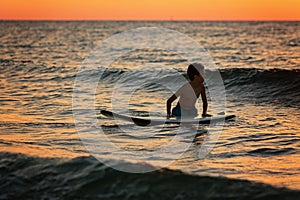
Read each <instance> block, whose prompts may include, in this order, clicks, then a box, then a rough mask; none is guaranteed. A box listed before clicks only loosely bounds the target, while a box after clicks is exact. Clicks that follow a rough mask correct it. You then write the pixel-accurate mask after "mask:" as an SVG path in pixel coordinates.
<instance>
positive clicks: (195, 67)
mask: <svg viewBox="0 0 300 200" xmlns="http://www.w3.org/2000/svg"><path fill="white" fill-rule="evenodd" d="M187 75H188V77H189V79H190V80H191V81H193V80H194V79H195V76H200V77H201V78H203V79H204V78H205V72H204V66H203V65H202V64H201V63H193V64H190V65H189V67H188V69H187Z"/></svg>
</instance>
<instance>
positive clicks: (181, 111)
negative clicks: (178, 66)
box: [167, 63, 211, 118]
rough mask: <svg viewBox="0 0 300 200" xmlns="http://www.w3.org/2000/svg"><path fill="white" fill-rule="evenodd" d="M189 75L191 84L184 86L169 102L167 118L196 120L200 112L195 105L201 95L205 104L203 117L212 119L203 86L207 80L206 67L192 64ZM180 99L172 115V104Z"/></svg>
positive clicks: (188, 70)
mask: <svg viewBox="0 0 300 200" xmlns="http://www.w3.org/2000/svg"><path fill="white" fill-rule="evenodd" d="M187 75H188V78H189V79H190V82H189V83H186V84H184V85H183V86H182V87H181V88H180V89H179V90H178V91H177V92H176V93H175V94H173V95H172V96H171V97H170V98H169V99H168V101H167V118H170V117H174V116H175V117H189V118H194V117H196V116H198V110H197V109H196V108H195V104H196V101H197V99H198V98H199V96H200V95H201V98H202V102H203V112H202V117H211V115H209V114H207V113H206V112H207V106H208V104H207V98H206V93H205V86H204V84H203V82H204V78H205V71H204V66H203V65H202V64H200V63H193V64H190V65H189V67H188V69H187ZM178 97H179V101H178V103H177V105H176V107H175V108H173V110H172V113H171V105H172V102H173V101H175V100H176V99H177V98H178Z"/></svg>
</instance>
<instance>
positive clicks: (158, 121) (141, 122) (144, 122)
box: [100, 110, 235, 126]
mask: <svg viewBox="0 0 300 200" xmlns="http://www.w3.org/2000/svg"><path fill="white" fill-rule="evenodd" d="M100 113H101V114H102V115H104V116H106V117H110V118H116V119H121V120H125V121H129V122H133V123H135V124H136V125H138V126H148V125H162V124H183V123H186V124H211V123H217V122H222V121H225V120H229V119H233V118H235V115H219V116H214V117H205V118H186V119H185V118H183V119H176V118H170V119H166V118H150V117H136V116H127V115H122V114H118V113H114V112H111V111H107V110H101V111H100Z"/></svg>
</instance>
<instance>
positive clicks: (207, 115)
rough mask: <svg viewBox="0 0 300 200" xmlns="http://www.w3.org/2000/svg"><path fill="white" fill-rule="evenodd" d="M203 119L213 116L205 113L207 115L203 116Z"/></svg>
mask: <svg viewBox="0 0 300 200" xmlns="http://www.w3.org/2000/svg"><path fill="white" fill-rule="evenodd" d="M202 117H212V115H210V114H207V113H205V114H202Z"/></svg>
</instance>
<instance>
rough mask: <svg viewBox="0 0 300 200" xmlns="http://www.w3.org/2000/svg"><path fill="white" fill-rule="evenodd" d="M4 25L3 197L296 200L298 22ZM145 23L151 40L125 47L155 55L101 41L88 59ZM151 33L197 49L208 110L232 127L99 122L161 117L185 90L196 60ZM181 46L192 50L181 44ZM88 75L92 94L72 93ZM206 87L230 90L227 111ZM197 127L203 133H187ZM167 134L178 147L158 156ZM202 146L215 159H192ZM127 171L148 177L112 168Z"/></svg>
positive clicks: (0, 32)
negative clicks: (109, 113)
mask: <svg viewBox="0 0 300 200" xmlns="http://www.w3.org/2000/svg"><path fill="white" fill-rule="evenodd" d="M0 27H1V29H0V38H1V43H0V49H1V56H0V199H20V198H25V199H199V198H200V197H201V199H268V198H273V199H299V197H300V191H299V190H300V175H299V174H300V173H299V172H300V131H299V130H300V129H299V125H300V122H299V121H300V110H299V108H300V23H299V22H210V21H207V22H204V21H203V22H196V21H195V22H190V21H182V22H179V21H161V22H158V21H153V22H152V21H0ZM141 27H143V28H142V30H146V31H147V30H150V32H149V33H148V35H147V34H144V35H143V37H141V38H138V37H137V36H136V35H135V34H133V35H132V38H125V39H127V40H129V43H128V44H132V43H133V45H140V44H145V45H149V44H150V48H144V49H141V48H137V49H134V50H132V51H128V49H126V47H124V45H123V44H124V41H127V40H124V41H123V42H120V43H118V41H115V43H114V44H113V45H114V46H113V48H112V47H110V46H109V45H110V44H109V43H107V44H106V43H105V45H107V46H108V47H107V46H106V47H107V49H109V50H110V51H109V52H108V55H106V54H105V55H104V54H101V55H96V54H95V50H96V52H97V51H98V52H101V49H99V48H98V49H97V47H99V46H101V45H103V43H102V42H103V41H110V40H109V39H110V38H112V37H114V36H115V35H117V36H120V35H121V36H122V33H124V32H126V31H130V30H137V29H138V28H141ZM153 27H155V28H156V29H159V30H172V31H173V32H176V33H179V34H180V36H182V35H184V36H186V37H187V38H191V40H193V41H194V42H195V43H196V44H197V45H199V46H201V47H202V50H203V51H205V52H204V54H205V55H206V56H209V63H210V64H211V65H212V66H214V67H210V66H209V65H207V66H206V86H207V95H208V100H209V106H208V112H209V113H211V114H216V113H219V112H220V111H223V112H225V113H226V114H235V115H236V118H235V120H230V121H228V122H226V123H224V125H222V124H221V125H215V126H203V127H194V126H193V127H192V128H191V127H187V128H186V127H181V126H178V125H164V126H151V127H139V126H136V125H134V124H133V123H130V122H123V121H116V120H113V119H110V118H107V117H105V116H102V115H101V114H100V110H101V109H107V110H111V109H113V110H114V111H117V112H121V113H125V111H126V112H129V114H130V115H135V116H142V117H145V116H146V117H147V116H155V117H165V116H166V111H165V110H166V109H165V106H166V100H167V99H168V98H169V97H170V95H171V94H172V91H173V90H174V89H176V88H178V87H180V84H182V83H183V82H184V81H186V79H185V78H186V69H187V66H188V64H189V61H190V60H189V59H186V58H184V57H182V56H179V55H178V54H176V53H174V52H170V51H167V50H165V49H163V48H161V49H154V48H153V47H152V46H151V45H152V44H153V42H152V43H147V42H146V41H154V42H155V41H162V42H161V43H160V44H159V45H161V46H162V47H163V45H166V46H167V45H169V44H170V46H171V47H172V48H174V46H175V48H174V49H176V47H177V46H176V45H177V43H176V42H178V41H179V40H180V37H178V38H171V39H170V38H167V39H166V38H165V40H164V39H162V38H164V37H165V35H160V34H158V35H153V34H152V33H151V30H153ZM135 38H138V39H135ZM132 39H133V40H132ZM181 39H182V38H181ZM180 42H181V43H183V45H182V47H183V48H186V49H188V50H190V48H189V47H190V45H186V44H185V43H188V39H187V40H180ZM181 43H180V44H181ZM178 48H179V47H178ZM115 49H118V50H119V51H120V52H121V53H123V54H122V55H121V56H116V57H114V60H113V62H111V63H109V65H107V66H106V67H104V66H102V65H101V64H99V63H94V64H95V65H97V66H96V68H93V70H90V71H89V69H87V68H88V67H90V62H89V61H91V60H93V59H96V60H97V61H98V62H100V63H101V62H104V60H105V61H106V58H108V57H109V56H110V55H109V53H111V52H114V50H115ZM129 50H131V49H129ZM193 53H195V52H191V54H193ZM196 53H197V52H196ZM200 55H202V54H200ZM97 56H98V57H97ZM187 56H188V55H187ZM99 58H101V59H99ZM201 59H202V58H201V57H199V60H200V61H202V60H201ZM196 60H197V59H196ZM196 60H195V61H196ZM80 70H85V71H83V72H82V71H80ZM84 73H86V74H85V75H84V77H85V78H86V80H85V81H86V82H84V87H83V88H85V89H86V90H84V91H79V90H78V91H77V90H76V86H81V84H82V82H76V81H78V78H80V76H81V75H82V74H84ZM214 77H219V78H220V77H221V79H218V80H219V81H220V80H221V83H222V84H221V85H220V86H222V87H221V89H224V92H225V93H224V92H223V93H222V94H223V96H222V97H224V102H223V103H224V106H222V107H220V106H219V105H218V103H217V102H218V100H216V98H215V96H214V95H215V93H214V91H215V90H213V89H214V87H215V86H216V85H218V84H216V83H214V82H213V81H210V80H214ZM147 81H148V82H147ZM76 83H77V84H76ZM78 83H79V84H78ZM93 87H94V88H93ZM210 89H211V90H210ZM74 92H75V93H76V92H77V94H80V95H81V96H80V97H82V101H80V102H78V103H77V99H76V98H77V96H76V95H74ZM221 92H222V91H221ZM128 94H129V96H128ZM91 99H94V101H92V102H90V100H91ZM174 105H175V104H174ZM198 105H199V106H198V107H199V109H198V110H199V113H200V112H201V108H202V107H201V100H199V102H198ZM86 108H89V109H90V110H89V111H87V110H88V109H86ZM90 113H94V114H93V116H92V115H90ZM200 114H201V113H200ZM78 119H79V120H78ZM80 120H82V121H80ZM91 121H93V122H94V121H95V123H93V124H89V122H91ZM81 122H82V123H83V125H82V124H81ZM86 123H87V125H88V126H86ZM199 128H204V129H207V130H208V134H201V135H196V136H195V135H194V134H193V131H194V130H195V129H197V130H196V131H198V129H199ZM97 131H98V132H100V133H102V135H100V136H99V135H97V133H98V132H97ZM182 132H184V133H182ZM176 136H178V137H176ZM214 136H217V137H214ZM210 137H212V138H213V141H212V140H209V139H207V138H210ZM104 138H108V139H109V141H110V142H111V143H112V144H114V145H115V147H117V149H118V150H115V149H110V148H108V146H105V142H107V140H106V139H104ZM173 138H175V139H174V141H175V140H176V141H175V143H176V145H179V146H180V147H181V146H183V147H186V148H185V149H179V148H176V147H177V146H176V145H175V146H173V148H171V147H170V148H167V150H165V149H164V147H166V146H168V145H169V144H173V143H172V142H174V141H173V140H172V139H173ZM87 144H90V145H91V146H93V145H94V146H93V147H94V148H95V149H96V150H95V149H93V150H95V151H91V149H89V148H88V147H87ZM207 145H208V146H209V145H211V146H210V147H211V148H210V151H209V152H206V154H205V155H204V156H203V157H201V156H199V155H200V154H199V152H201V150H203V147H204V146H207ZM169 146H170V145H169ZM169 146H168V147H169ZM161 148H162V149H164V151H158V150H159V149H161ZM144 156H145V158H147V159H145V158H144ZM127 158H128V159H127ZM102 159H103V160H110V161H113V162H111V163H109V164H108V165H111V166H108V165H107V163H106V162H101V161H102ZM122 163H123V164H122ZM124 163H125V164H124ZM124 165H126V167H127V168H126V169H127V171H128V169H131V170H132V169H141V168H143V169H146V171H147V170H148V171H150V172H147V173H132V171H131V173H129V172H126V170H123V171H122V170H121V171H120V170H119V169H124V168H122V166H124ZM120 166H121V167H120ZM129 171H130V170H129Z"/></svg>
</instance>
